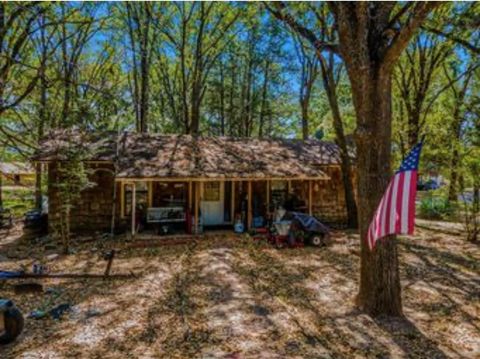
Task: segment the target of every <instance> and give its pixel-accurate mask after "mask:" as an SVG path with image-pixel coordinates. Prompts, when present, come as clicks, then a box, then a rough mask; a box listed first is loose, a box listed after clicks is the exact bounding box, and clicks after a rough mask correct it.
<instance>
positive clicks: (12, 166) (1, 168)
mask: <svg viewBox="0 0 480 359" xmlns="http://www.w3.org/2000/svg"><path fill="white" fill-rule="evenodd" d="M0 173H4V174H10V175H13V174H19V175H20V174H22V175H24V174H33V173H35V170H34V169H33V168H32V166H30V165H29V164H28V163H24V162H0Z"/></svg>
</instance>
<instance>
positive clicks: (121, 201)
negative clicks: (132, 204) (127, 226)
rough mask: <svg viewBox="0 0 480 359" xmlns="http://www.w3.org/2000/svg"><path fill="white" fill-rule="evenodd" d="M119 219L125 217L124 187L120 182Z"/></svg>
mask: <svg viewBox="0 0 480 359" xmlns="http://www.w3.org/2000/svg"><path fill="white" fill-rule="evenodd" d="M119 183H120V218H124V217H125V185H124V183H123V181H120V182H119Z"/></svg>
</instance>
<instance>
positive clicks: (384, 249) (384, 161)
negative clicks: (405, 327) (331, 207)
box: [354, 68, 402, 316]
mask: <svg viewBox="0 0 480 359" xmlns="http://www.w3.org/2000/svg"><path fill="white" fill-rule="evenodd" d="M364 79H365V77H364ZM365 80H366V81H365V83H364V84H363V85H362V91H359V90H360V89H359V87H357V88H356V89H355V91H354V98H355V100H354V102H355V106H356V114H357V121H358V123H359V126H358V128H357V133H356V144H357V168H358V177H357V191H358V198H359V202H360V206H361V208H362V211H359V213H358V219H359V230H360V234H361V268H360V290H359V294H358V297H357V304H358V305H359V307H360V308H362V309H363V310H365V311H366V312H368V313H371V314H373V315H377V314H387V315H393V316H399V315H402V301H401V290H400V277H399V270H398V253H397V240H396V238H395V236H388V237H387V238H384V239H382V240H380V241H379V242H377V244H376V246H375V248H374V250H373V251H371V250H370V249H369V247H368V244H367V242H366V238H367V232H368V227H369V225H370V222H371V220H372V217H373V214H374V212H375V210H376V208H377V206H378V203H379V202H380V199H381V197H382V196H383V194H384V192H385V189H386V187H387V184H388V182H389V180H390V177H391V169H390V160H391V158H390V157H391V156H390V148H391V74H390V73H388V72H387V73H382V71H381V70H380V69H378V68H374V69H371V72H370V76H368V78H367V79H365Z"/></svg>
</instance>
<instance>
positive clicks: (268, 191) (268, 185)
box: [267, 180, 270, 213]
mask: <svg viewBox="0 0 480 359" xmlns="http://www.w3.org/2000/svg"><path fill="white" fill-rule="evenodd" d="M269 212H270V180H267V213H269Z"/></svg>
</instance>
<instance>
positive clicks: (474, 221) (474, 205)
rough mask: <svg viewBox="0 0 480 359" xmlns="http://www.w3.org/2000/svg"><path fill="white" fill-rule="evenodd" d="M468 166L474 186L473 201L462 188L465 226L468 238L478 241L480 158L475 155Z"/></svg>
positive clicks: (479, 224)
mask: <svg viewBox="0 0 480 359" xmlns="http://www.w3.org/2000/svg"><path fill="white" fill-rule="evenodd" d="M467 167H468V170H469V172H470V174H471V175H472V179H473V183H472V184H473V187H472V198H471V201H469V200H468V199H467V198H465V192H464V190H463V189H462V195H463V203H464V226H465V232H466V234H467V240H468V241H470V242H476V241H477V240H478V236H479V235H480V161H479V160H478V157H476V156H475V157H473V158H471V159H470V160H469V161H467Z"/></svg>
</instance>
